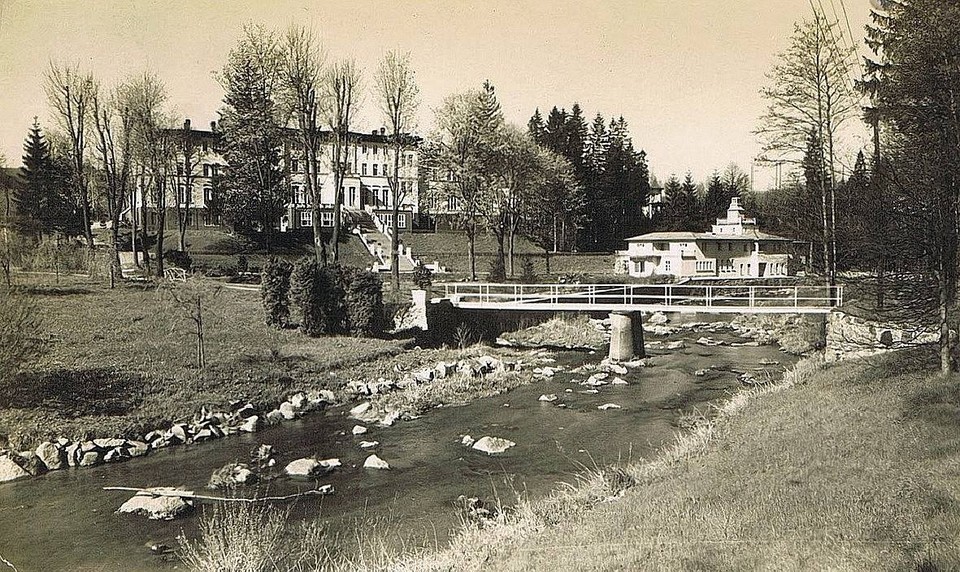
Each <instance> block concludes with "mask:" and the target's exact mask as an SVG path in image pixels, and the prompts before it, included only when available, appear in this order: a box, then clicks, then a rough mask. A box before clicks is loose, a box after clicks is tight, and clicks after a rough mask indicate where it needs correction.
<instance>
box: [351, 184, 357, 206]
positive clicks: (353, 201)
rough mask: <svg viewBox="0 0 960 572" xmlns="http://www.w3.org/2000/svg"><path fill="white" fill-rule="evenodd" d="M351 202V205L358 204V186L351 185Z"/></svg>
mask: <svg viewBox="0 0 960 572" xmlns="http://www.w3.org/2000/svg"><path fill="white" fill-rule="evenodd" d="M350 204H351V205H355V204H357V188H356V187H350Z"/></svg>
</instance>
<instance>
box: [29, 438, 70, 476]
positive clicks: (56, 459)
mask: <svg viewBox="0 0 960 572" xmlns="http://www.w3.org/2000/svg"><path fill="white" fill-rule="evenodd" d="M36 453H37V457H38V458H39V459H40V461H42V462H43V464H44V465H46V466H47V468H48V469H50V470H51V471H55V470H57V469H62V468H63V467H65V466H66V465H67V455H66V453H64V451H63V447H62V446H60V444H59V443H51V442H50V441H44V442H43V443H40V445H39V446H37V451H36Z"/></svg>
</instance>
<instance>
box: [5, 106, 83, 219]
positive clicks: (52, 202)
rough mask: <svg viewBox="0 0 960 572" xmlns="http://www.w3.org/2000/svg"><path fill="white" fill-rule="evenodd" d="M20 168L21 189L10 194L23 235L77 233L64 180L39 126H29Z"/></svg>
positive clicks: (65, 177)
mask: <svg viewBox="0 0 960 572" xmlns="http://www.w3.org/2000/svg"><path fill="white" fill-rule="evenodd" d="M23 150H24V155H23V166H22V167H21V168H20V173H21V175H22V176H23V180H24V186H23V187H22V188H20V189H17V190H16V191H15V192H14V195H13V200H14V203H15V204H16V205H17V213H18V214H19V223H20V227H21V230H22V231H23V232H28V233H35V234H37V235H41V234H43V233H53V232H64V233H67V234H70V233H73V232H77V231H78V230H79V227H80V225H79V223H78V222H77V221H76V220H75V219H76V215H77V213H76V208H75V206H74V205H73V203H72V201H71V200H70V197H69V196H68V194H67V184H68V182H69V181H68V177H67V176H65V174H64V173H61V172H60V169H59V168H58V166H57V163H56V162H55V160H54V158H53V157H52V156H51V154H50V145H49V144H48V143H47V142H46V141H45V140H44V136H43V132H42V131H41V129H40V124H39V122H38V121H37V120H36V118H34V120H33V126H32V127H31V128H30V131H29V132H28V133H27V138H26V140H25V141H24V144H23Z"/></svg>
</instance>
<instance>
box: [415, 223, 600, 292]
mask: <svg viewBox="0 0 960 572" xmlns="http://www.w3.org/2000/svg"><path fill="white" fill-rule="evenodd" d="M403 242H404V244H406V245H407V246H410V247H411V248H412V249H413V254H414V256H416V257H418V258H420V259H421V260H423V261H425V262H428V263H429V262H433V261H434V260H438V261H439V262H440V263H441V264H443V265H444V266H446V267H447V269H448V270H449V271H450V272H451V275H448V276H444V277H443V278H442V279H444V280H446V279H456V280H459V279H463V278H465V277H467V275H468V274H469V271H470V262H469V257H468V256H467V249H468V241H467V237H466V236H465V235H464V234H463V233H462V232H450V231H447V232H437V233H407V234H404V235H403ZM496 253H497V241H496V239H495V238H494V237H493V235H490V234H482V235H480V236H478V237H477V242H476V254H477V277H478V278H480V279H485V278H486V276H487V274H488V273H489V272H490V266H491V264H493V261H494V259H495V258H496ZM549 258H550V271H549V272H547V262H546V257H545V255H544V252H543V249H542V248H540V247H538V246H536V245H534V244H533V243H531V242H530V241H528V240H527V239H525V238H523V237H518V238H517V242H516V252H515V262H514V264H515V265H516V267H515V269H514V270H515V274H516V277H520V275H521V273H522V261H523V260H524V259H529V260H531V261H533V270H534V273H536V274H537V276H538V278H539V279H542V280H545V281H547V282H555V281H556V277H557V276H558V275H562V274H582V275H588V276H598V275H606V274H613V264H614V258H615V256H614V255H613V254H570V253H558V254H550V255H549Z"/></svg>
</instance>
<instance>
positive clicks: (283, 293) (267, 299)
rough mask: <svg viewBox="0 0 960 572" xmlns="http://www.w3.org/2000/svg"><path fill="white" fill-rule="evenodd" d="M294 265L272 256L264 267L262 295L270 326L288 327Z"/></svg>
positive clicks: (266, 317) (264, 310) (265, 316)
mask: <svg viewBox="0 0 960 572" xmlns="http://www.w3.org/2000/svg"><path fill="white" fill-rule="evenodd" d="M292 270H293V266H292V265H291V264H290V263H289V262H286V261H284V260H280V259H278V258H271V259H270V260H269V261H267V263H266V264H265V265H264V267H263V272H262V274H261V281H260V297H261V300H262V302H263V312H264V318H265V320H266V322H267V325H268V326H275V327H277V328H283V327H286V325H287V324H288V323H289V321H290V273H291V272H292Z"/></svg>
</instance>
